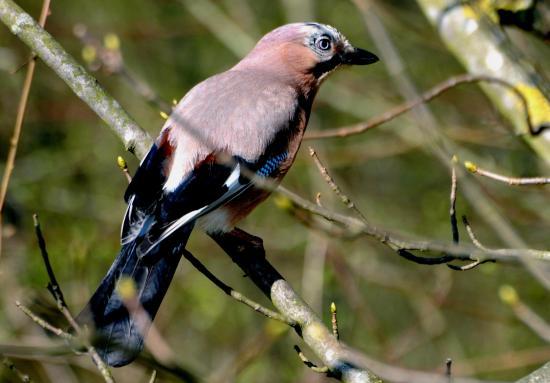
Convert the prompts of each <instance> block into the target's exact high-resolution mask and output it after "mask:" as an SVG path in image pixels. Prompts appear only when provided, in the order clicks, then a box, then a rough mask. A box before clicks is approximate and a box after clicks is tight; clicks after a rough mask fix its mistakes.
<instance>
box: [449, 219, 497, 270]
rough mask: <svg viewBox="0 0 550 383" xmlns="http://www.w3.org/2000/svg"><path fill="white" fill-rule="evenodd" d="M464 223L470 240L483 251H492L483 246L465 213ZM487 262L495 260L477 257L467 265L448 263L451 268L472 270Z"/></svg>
mask: <svg viewBox="0 0 550 383" xmlns="http://www.w3.org/2000/svg"><path fill="white" fill-rule="evenodd" d="M462 223H464V227H465V228H466V232H467V233H468V236H469V237H470V240H471V241H472V243H473V244H474V245H475V246H476V247H477V248H479V249H480V250H482V251H491V250H490V249H488V248H487V247H485V246H483V245H482V244H481V242H479V240H478V239H477V237H476V235H475V233H474V231H473V230H472V227H471V226H470V223H469V222H468V219H467V218H466V216H465V215H463V216H462ZM486 262H494V260H492V259H485V260H479V259H476V260H474V261H473V262H471V263H468V264H467V265H464V266H456V265H447V266H448V267H449V268H451V269H452V270H456V271H468V270H472V269H474V268H476V267H478V266H479V265H482V264H484V263H486Z"/></svg>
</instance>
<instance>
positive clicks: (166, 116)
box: [159, 110, 168, 120]
mask: <svg viewBox="0 0 550 383" xmlns="http://www.w3.org/2000/svg"><path fill="white" fill-rule="evenodd" d="M159 114H160V116H161V117H162V119H163V120H168V114H166V112H163V111H162V110H161V111H160V113H159Z"/></svg>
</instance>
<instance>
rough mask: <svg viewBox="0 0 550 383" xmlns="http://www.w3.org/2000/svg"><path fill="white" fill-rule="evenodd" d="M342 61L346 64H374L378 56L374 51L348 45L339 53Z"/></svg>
mask: <svg viewBox="0 0 550 383" xmlns="http://www.w3.org/2000/svg"><path fill="white" fill-rule="evenodd" d="M340 57H341V58H342V63H343V64H346V65H368V64H374V63H375V62H377V61H378V60H379V58H378V56H376V55H375V54H374V53H371V52H369V51H366V50H364V49H361V48H355V47H352V46H351V45H348V46H347V47H346V48H345V49H344V51H343V52H342V53H341V54H340Z"/></svg>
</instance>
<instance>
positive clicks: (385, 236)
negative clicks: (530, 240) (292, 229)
mask: <svg viewBox="0 0 550 383" xmlns="http://www.w3.org/2000/svg"><path fill="white" fill-rule="evenodd" d="M309 150H310V155H311V156H312V157H313V159H314V161H315V164H316V165H317V168H318V169H319V171H320V173H321V174H322V176H323V177H324V178H325V181H326V182H327V183H328V185H329V186H330V187H331V189H332V190H333V191H334V193H335V194H336V195H337V196H338V197H339V198H340V200H341V201H342V202H343V203H344V204H345V205H346V206H347V207H348V208H351V209H353V210H354V211H355V212H356V213H357V214H358V215H359V216H360V217H361V218H360V219H359V220H356V219H354V218H352V217H349V216H345V215H342V214H338V213H334V212H331V211H329V210H328V209H325V208H324V207H322V206H319V205H317V204H316V205H314V204H312V203H311V202H309V201H305V200H304V199H302V198H301V197H299V196H298V195H296V194H294V193H292V192H290V191H288V190H286V189H284V188H282V187H279V188H278V191H279V192H281V194H284V195H285V196H286V197H288V198H289V199H290V200H291V201H292V202H294V203H295V204H297V205H298V206H299V207H300V208H302V209H305V210H307V211H309V212H311V213H314V214H317V215H320V216H322V217H324V218H326V219H328V220H329V221H332V222H338V223H340V224H343V225H345V226H348V227H350V229H352V230H354V231H358V232H363V233H364V234H366V235H368V236H372V237H374V238H376V239H377V240H379V241H380V242H382V243H383V244H385V245H386V246H388V247H390V248H391V249H392V250H394V251H396V252H397V254H398V255H400V256H401V257H403V258H405V259H407V260H409V261H412V262H415V263H419V264H423V265H440V264H444V263H447V264H448V263H449V262H451V261H453V260H474V261H475V262H474V263H476V262H478V261H483V262H485V261H489V260H494V258H499V259H502V260H509V259H506V258H501V257H500V256H501V255H504V254H507V255H509V253H510V250H511V249H498V250H488V249H483V248H480V250H482V251H483V252H484V253H492V254H491V256H488V254H482V255H481V256H479V255H475V254H474V251H471V250H470V251H466V252H461V251H456V250H458V249H459V248H461V247H460V246H459V245H458V244H457V243H453V246H445V247H444V248H442V247H439V246H441V245H438V244H436V243H433V242H430V241H422V244H420V243H418V242H417V243H414V242H411V241H408V240H404V239H399V238H397V236H395V235H393V234H390V233H388V232H385V231H382V230H380V229H378V228H376V227H374V226H373V225H371V224H370V223H369V222H368V221H367V219H366V218H365V216H364V215H363V214H362V213H361V211H360V210H359V209H358V208H357V207H356V205H355V203H354V202H353V201H352V200H351V199H350V198H349V197H348V196H346V195H345V194H344V193H342V191H341V188H340V187H339V186H338V185H337V184H336V182H335V181H334V179H333V178H332V177H331V176H330V174H329V173H328V170H327V168H326V167H325V166H324V165H323V163H322V162H321V161H320V159H319V157H318V156H317V154H316V153H315V151H314V150H313V149H312V148H309ZM454 184H455V186H454V189H455V198H456V175H455V180H454ZM452 194H453V193H452V192H451V199H452V198H453V196H452ZM455 219H456V218H455ZM457 231H458V229H457ZM419 245H420V246H419ZM434 246H437V247H439V250H435V249H434V248H433V247H434ZM415 250H416V251H428V252H437V253H440V254H442V255H441V256H439V257H420V256H417V255H415V254H413V253H411V251H415ZM518 251H520V252H523V251H522V250H518ZM524 251H525V252H526V253H525V254H533V253H531V252H532V251H533V250H524ZM535 251H536V250H535ZM513 252H514V251H513ZM497 254H498V255H497ZM539 254H540V255H541V256H542V257H543V258H544V259H547V260H550V252H544V251H543V252H541V253H539ZM483 262H478V263H477V264H475V265H474V264H471V265H467V266H462V267H459V266H453V265H448V266H449V267H450V268H451V269H453V270H469V269H471V268H473V267H475V266H477V265H478V264H481V263H483Z"/></svg>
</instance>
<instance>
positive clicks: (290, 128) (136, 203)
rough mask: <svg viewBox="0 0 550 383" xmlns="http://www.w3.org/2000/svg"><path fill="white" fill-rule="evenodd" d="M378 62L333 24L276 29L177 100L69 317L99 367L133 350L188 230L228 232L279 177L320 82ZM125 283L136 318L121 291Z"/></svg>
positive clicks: (119, 362)
mask: <svg viewBox="0 0 550 383" xmlns="http://www.w3.org/2000/svg"><path fill="white" fill-rule="evenodd" d="M376 61H378V57H377V56H376V55H375V54H374V53H372V52H369V51H367V50H364V49H360V48H356V47H354V46H353V45H351V43H350V42H349V41H348V39H347V38H346V37H345V36H344V35H343V34H342V33H340V32H339V31H338V30H337V29H335V28H334V27H332V26H329V25H326V24H321V23H316V22H301V23H292V24H286V25H283V26H280V27H278V28H276V29H274V30H272V31H271V32H269V33H267V34H266V35H264V36H263V37H262V38H261V39H260V40H259V41H258V42H257V44H256V45H255V46H254V48H253V49H252V50H251V51H250V52H249V53H248V54H247V55H246V56H245V57H244V58H242V59H241V60H240V61H239V62H238V63H237V64H236V65H234V66H233V67H231V68H230V69H228V70H227V71H225V72H222V73H220V74H216V75H214V76H212V77H209V78H207V79H206V80H204V81H202V82H200V83H199V84H198V85H196V86H194V87H193V88H192V89H191V90H190V91H189V92H188V93H187V94H186V95H185V96H184V97H183V98H182V99H181V101H180V102H179V103H178V104H177V105H176V106H175V108H174V109H173V111H172V114H171V115H170V116H169V118H168V119H167V120H166V122H165V124H164V126H163V127H162V129H161V131H160V134H159V136H158V137H157V139H156V140H155V141H154V143H153V145H152V147H151V149H150V150H149V152H148V153H147V154H146V156H145V157H144V159H143V160H142V161H141V163H140V166H139V168H138V169H137V170H136V172H135V175H134V177H133V178H132V181H131V183H130V184H129V185H128V188H127V190H126V192H125V194H124V198H125V201H126V203H127V205H128V206H127V209H126V213H125V215H124V219H123V223H122V228H121V249H120V252H119V253H118V256H117V257H116V258H115V260H114V262H113V264H112V265H111V267H110V269H109V270H108V272H107V274H106V275H105V277H104V278H103V280H102V281H101V282H100V285H99V287H98V288H97V290H96V291H95V293H94V294H93V295H92V297H91V299H90V300H89V302H88V304H87V305H86V307H85V308H84V309H83V310H82V312H81V313H80V314H79V316H78V318H77V320H78V321H79V322H80V323H84V324H89V325H90V327H92V328H93V329H94V333H95V337H94V339H95V341H94V345H95V347H96V350H97V351H98V353H99V354H100V356H101V357H102V358H103V360H104V361H105V362H106V363H107V364H108V365H110V366H114V367H119V366H124V365H126V364H128V363H130V362H132V361H133V360H134V359H135V358H136V357H137V356H138V355H139V353H140V352H141V350H142V349H143V346H144V337H145V336H146V334H147V331H148V328H149V327H150V323H151V322H152V321H153V319H154V318H155V315H156V313H157V311H158V309H159V306H160V304H161V302H162V300H163V298H164V296H165V294H166V291H167V290H168V287H169V285H170V282H171V280H172V279H173V277H174V273H175V271H176V268H177V266H178V263H179V261H180V258H181V257H182V253H183V251H184V250H185V246H186V244H187V241H188V238H189V236H190V235H191V232H192V231H193V230H194V229H195V228H197V229H201V230H204V231H205V232H207V233H209V234H216V233H225V232H229V231H231V230H232V229H233V228H234V227H235V225H236V223H237V222H239V221H240V220H241V219H243V218H244V217H246V216H247V215H248V214H249V213H250V212H251V211H252V210H253V209H254V208H255V207H256V206H257V205H258V204H259V203H261V202H262V201H264V200H265V199H266V198H267V197H268V196H269V194H270V191H271V190H272V188H271V189H270V188H265V187H260V186H259V185H258V183H257V182H254V180H255V179H266V180H269V181H271V182H273V183H274V184H278V183H279V182H280V181H281V180H282V178H283V177H284V175H285V174H286V173H287V171H288V170H289V168H290V166H291V165H292V163H293V161H294V158H295V156H296V153H297V151H298V149H299V147H300V143H301V141H302V137H303V135H304V131H305V129H306V126H307V123H308V119H309V116H310V112H311V108H312V104H313V101H314V98H315V95H316V94H317V91H318V89H319V87H320V86H321V84H322V83H323V81H324V80H325V79H326V78H327V76H328V75H329V74H331V73H332V72H333V71H334V70H336V69H338V68H340V67H342V66H349V65H367V64H372V63H375V62H376ZM128 279H129V280H130V281H132V282H133V286H134V287H135V290H134V291H135V300H136V301H137V302H138V303H139V305H138V306H139V307H140V308H141V311H142V312H143V313H146V315H147V316H148V321H145V323H141V324H140V323H137V322H138V321H137V320H136V317H135V315H132V314H131V313H130V311H132V310H129V308H128V307H126V306H127V304H125V301H124V300H123V298H122V297H121V296H120V291H121V290H120V289H119V288H117V286H118V287H120V286H119V284H120V282H121V281H122V280H128Z"/></svg>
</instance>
